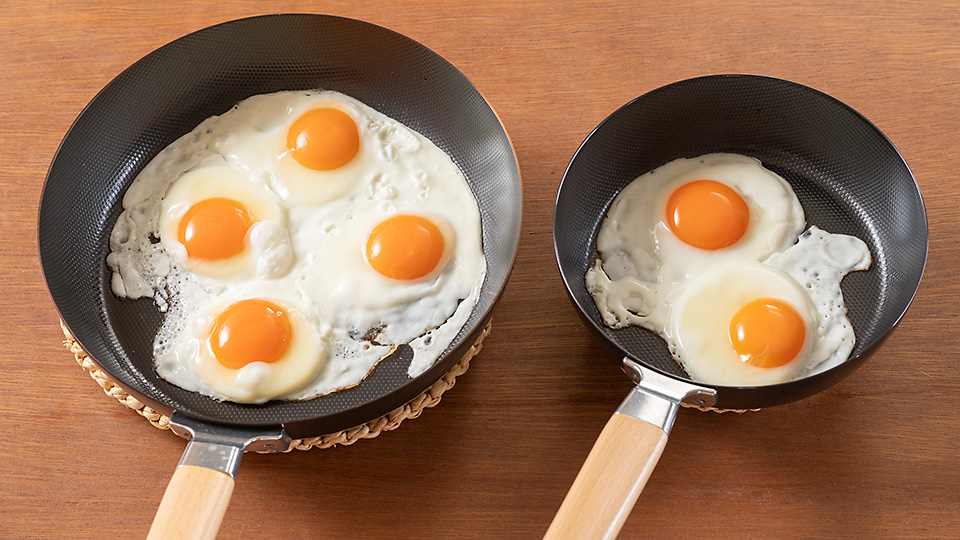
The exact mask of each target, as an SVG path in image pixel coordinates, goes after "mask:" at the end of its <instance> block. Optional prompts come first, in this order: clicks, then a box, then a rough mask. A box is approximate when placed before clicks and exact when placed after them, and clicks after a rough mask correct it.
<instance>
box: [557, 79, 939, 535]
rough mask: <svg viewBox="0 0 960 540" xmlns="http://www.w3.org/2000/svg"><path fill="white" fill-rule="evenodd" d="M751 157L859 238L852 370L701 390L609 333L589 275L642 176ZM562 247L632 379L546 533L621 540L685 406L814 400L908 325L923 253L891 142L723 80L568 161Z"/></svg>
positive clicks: (671, 100)
mask: <svg viewBox="0 0 960 540" xmlns="http://www.w3.org/2000/svg"><path fill="white" fill-rule="evenodd" d="M710 152H733V153H739V154H746V155H750V156H753V157H756V158H757V159H759V160H761V161H762V162H763V164H764V165H765V166H766V167H767V168H769V169H772V170H774V171H776V172H777V173H779V174H780V175H781V176H783V177H784V178H785V179H786V180H787V181H788V182H790V184H791V185H792V186H793V189H794V190H795V191H796V193H797V196H798V197H799V198H800V202H801V204H802V205H803V209H804V211H805V213H806V218H807V225H808V226H809V225H817V226H818V227H820V228H822V229H825V230H827V231H830V232H834V233H844V234H850V235H855V236H857V237H859V238H861V239H863V240H864V241H866V243H867V244H868V245H869V247H870V251H871V253H872V255H873V266H872V267H871V268H870V270H868V271H866V272H855V273H853V274H851V275H848V276H847V277H846V278H845V279H844V281H843V297H844V300H845V302H846V305H847V308H848V316H849V318H850V320H851V322H852V324H853V327H854V331H855V333H856V336H857V344H856V348H855V349H854V351H853V353H852V355H851V357H850V359H849V360H847V362H845V363H843V364H840V365H839V366H837V367H834V368H832V369H830V370H827V371H824V372H822V373H818V374H814V375H811V376H808V377H805V378H802V379H800V380H796V381H792V382H788V383H784V384H777V385H773V386H762V387H721V386H713V385H708V384H702V383H698V382H695V381H692V380H691V379H690V378H689V377H688V376H687V374H686V373H685V372H684V371H683V370H682V369H681V368H680V366H679V365H678V364H677V363H676V362H675V361H674V360H673V359H672V358H671V356H670V354H669V352H668V350H667V346H666V344H665V343H664V342H663V341H662V340H661V339H660V338H659V337H657V336H656V335H655V334H653V333H652V332H648V331H646V330H643V329H640V328H634V327H631V328H626V329H621V330H613V329H611V328H608V327H607V326H605V325H604V324H603V320H602V319H601V317H600V313H599V312H598V311H597V308H596V306H595V304H594V302H593V299H592V298H591V296H590V294H589V293H588V292H587V289H586V285H585V283H584V275H585V273H586V271H587V268H588V267H589V266H592V265H593V262H594V260H595V259H596V258H597V257H598V256H599V255H598V253H597V248H596V238H597V233H598V230H599V228H600V225H601V223H602V221H603V218H604V217H605V215H606V211H607V208H608V206H609V205H610V203H611V202H612V200H613V198H614V197H615V196H616V195H617V193H619V192H620V190H621V189H623V188H624V187H625V186H626V185H627V184H628V183H630V182H631V181H633V180H634V179H635V178H637V177H638V176H640V175H641V174H643V173H645V172H647V171H649V170H651V169H654V168H656V167H658V166H660V165H662V164H664V163H666V162H668V161H671V160H673V159H676V158H680V157H695V156H698V155H702V154H706V153H710ZM553 226H554V245H555V248H556V255H557V261H558V264H559V266H560V272H561V274H562V275H563V280H564V283H565V284H566V287H567V291H568V293H569V295H570V298H571V299H572V300H573V303H574V304H575V305H576V308H577V310H578V311H579V313H580V316H581V318H582V319H583V321H584V323H585V324H586V326H587V328H589V329H590V331H591V332H592V333H593V335H594V336H595V337H596V338H597V340H598V341H599V342H600V343H601V344H602V345H603V347H604V348H605V349H606V351H607V352H608V353H609V354H610V356H611V357H612V358H614V359H615V360H616V361H617V362H619V363H620V364H621V365H622V367H623V369H624V371H625V372H626V373H627V374H628V375H629V376H630V377H631V379H632V380H633V381H634V382H635V383H637V387H636V389H634V390H633V391H632V392H631V393H630V395H629V396H628V397H627V398H626V400H624V402H623V403H622V404H621V406H620V408H619V409H618V410H617V414H614V415H613V417H612V418H611V419H610V421H609V422H608V423H607V425H606V427H605V428H604V430H603V432H602V433H601V434H600V437H599V439H598V440H597V442H596V444H595V445H594V447H593V450H592V451H591V453H590V455H589V456H588V457H587V460H586V462H585V463H584V465H583V468H582V469H581V471H580V474H579V475H578V477H577V479H576V481H575V482H574V484H573V486H572V487H571V489H570V492H569V493H568V494H567V497H566V499H565V500H564V502H563V504H562V505H561V507H560V510H559V512H558V514H557V516H556V517H555V519H554V521H553V523H552V525H551V526H550V529H549V531H548V532H547V536H546V537H547V538H551V539H552V538H576V539H578V540H583V539H590V538H612V537H614V536H616V534H617V533H618V532H619V530H620V527H621V526H622V524H623V522H624V520H625V519H626V518H627V516H628V515H629V513H630V509H631V508H632V507H633V504H634V503H635V502H636V500H637V497H638V496H639V494H640V491H641V490H642V489H643V486H644V484H645V483H646V480H647V478H649V476H650V474H651V472H652V471H653V468H654V466H655V465H656V462H657V460H658V459H659V456H660V452H661V451H662V450H663V447H664V445H665V444H666V440H667V434H668V433H669V431H670V427H671V426H672V425H673V422H674V419H675V415H676V412H677V410H678V407H679V406H680V404H681V402H684V403H687V404H691V405H696V406H701V407H715V408H720V409H746V408H756V407H768V406H772V405H777V404H782V403H787V402H790V401H794V400H798V399H801V398H804V397H807V396H810V395H812V394H814V393H816V392H819V391H821V390H824V389H825V388H828V387H829V386H831V385H833V384H835V383H836V382H838V381H839V380H840V379H842V378H844V377H845V376H847V375H848V374H850V373H851V372H852V371H853V370H854V369H856V368H857V367H858V366H860V365H861V364H863V362H864V361H866V359H867V358H868V357H869V356H870V354H871V353H873V352H874V351H875V350H876V349H877V346H878V345H879V344H880V343H881V342H882V341H883V339H884V338H885V337H886V336H887V335H888V333H889V332H890V330H892V329H893V327H894V326H895V325H896V324H897V322H898V321H899V320H900V318H901V317H902V316H903V314H904V312H905V311H906V309H907V306H908V305H909V304H910V302H911V300H912V299H913V296H914V294H915V293H916V290H917V287H918V285H919V283H920V276H921V274H922V273H923V267H924V264H925V261H926V254H927V220H926V213H925V211H924V207H923V201H922V199H921V197H920V191H919V189H918V187H917V183H916V181H915V180H914V178H913V175H912V174H911V172H910V169H909V168H908V167H907V164H906V163H905V162H904V160H903V158H902V157H901V156H900V154H899V153H898V152H897V150H896V148H894V146H893V144H891V143H890V141H889V140H887V138H886V137H885V136H884V135H883V134H882V133H881V132H880V130H878V129H877V128H876V127H875V126H874V125H873V124H871V123H870V122H869V121H868V120H866V119H865V118H864V117H863V116H861V115H860V114H858V113H857V112H856V111H854V110H853V109H851V108H850V107H848V106H846V105H844V104H843V103H841V102H839V101H837V100H835V99H833V98H831V97H829V96H827V95H826V94H823V93H821V92H818V91H816V90H813V89H811V88H808V87H806V86H802V85H799V84H795V83H791V82H788V81H784V80H780V79H773V78H767V77H759V76H747V75H718V76H710V77H701V78H696V79H690V80H686V81H681V82H678V83H674V84H671V85H668V86H665V87H662V88H659V89H657V90H654V91H652V92H650V93H648V94H645V95H643V96H641V97H639V98H637V99H635V100H634V101H631V102H630V103H628V104H626V105H624V106H623V107H622V108H620V109H619V110H617V111H616V112H614V113H613V114H611V115H610V116H609V117H608V118H607V119H605V120H604V121H603V122H602V123H601V124H600V125H599V126H598V127H597V128H596V129H595V130H594V131H593V132H592V133H591V134H590V135H589V136H588V137H587V139H586V140H585V141H584V142H583V144H582V145H581V146H580V148H579V150H577V153H576V154H575V155H574V157H573V159H572V160H571V162H570V164H569V166H568V168H567V171H566V173H565V174H564V176H563V180H562V182H561V184H560V190H559V193H558V195H557V201H556V207H555V211H554V222H553Z"/></svg>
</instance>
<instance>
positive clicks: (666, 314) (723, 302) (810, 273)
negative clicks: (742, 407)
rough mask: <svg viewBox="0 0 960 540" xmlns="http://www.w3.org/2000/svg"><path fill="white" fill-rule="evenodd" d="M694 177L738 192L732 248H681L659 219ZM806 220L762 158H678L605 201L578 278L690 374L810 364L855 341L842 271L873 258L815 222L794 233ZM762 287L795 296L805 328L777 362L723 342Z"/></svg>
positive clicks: (737, 381) (770, 380) (743, 380)
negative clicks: (790, 354) (760, 363)
mask: <svg viewBox="0 0 960 540" xmlns="http://www.w3.org/2000/svg"><path fill="white" fill-rule="evenodd" d="M700 179H709V180H715V181H719V182H722V183H724V184H727V185H728V186H730V187H733V188H734V189H735V190H736V191H737V192H738V193H740V195H741V196H742V197H743V198H744V200H745V201H746V202H747V206H748V208H749V210H750V218H749V225H748V228H747V231H746V233H745V234H744V237H743V238H742V239H741V240H740V241H739V242H737V243H735V244H733V245H732V246H730V247H729V248H725V249H719V250H701V249H698V248H695V247H692V246H689V245H687V244H685V243H684V242H682V241H681V240H679V239H678V238H677V237H676V236H674V235H673V233H672V232H671V231H670V230H669V228H668V227H667V225H666V223H665V214H666V211H665V208H666V201H667V199H668V198H669V196H670V194H671V193H672V192H673V191H674V190H675V189H676V188H677V187H679V186H681V185H683V184H685V183H687V182H690V181H694V180H700ZM803 223H804V217H803V210H802V208H801V206H800V203H799V200H798V199H797V197H796V195H795V194H794V193H793V190H792V188H791V187H790V185H789V184H788V183H787V182H786V181H784V180H783V179H782V178H781V177H779V176H778V175H776V174H775V173H773V172H771V171H769V170H767V169H764V168H763V167H762V166H761V164H760V162H759V161H757V160H755V159H753V158H750V157H746V156H737V155H733V154H709V155H705V156H701V157H699V158H693V159H678V160H675V161H673V162H670V163H668V164H666V165H663V166H661V167H659V168H657V169H655V170H653V171H651V172H650V173H647V174H645V175H643V176H641V177H639V178H637V179H636V180H635V181H634V182H632V183H631V184H630V185H628V186H627V187H626V188H624V190H623V191H621V193H620V194H618V195H617V197H616V198H615V199H614V201H613V203H612V204H611V207H610V210H609V211H608V213H607V216H606V218H605V219H604V222H603V223H602V225H601V228H600V231H599V234H598V239H597V247H598V251H599V253H600V257H601V258H600V259H598V260H597V261H596V262H595V264H594V266H593V267H591V268H590V269H589V270H588V271H587V273H586V275H585V277H584V279H585V283H586V286H587V290H588V291H589V292H590V294H591V296H592V297H593V299H594V302H595V304H596V306H597V309H598V311H599V312H600V315H601V317H602V318H603V320H604V323H605V324H607V325H608V326H610V327H612V328H623V327H626V326H629V325H634V326H641V327H644V328H647V329H649V330H651V331H653V332H656V333H657V334H659V335H660V336H661V337H662V338H664V340H665V341H666V342H667V345H668V348H669V350H670V352H671V354H672V355H673V356H674V358H675V359H676V360H677V361H678V363H680V364H681V366H682V367H684V369H685V370H686V371H687V373H688V374H689V375H690V377H691V379H693V380H697V381H701V382H706V383H710V384H719V385H730V386H759V385H765V384H775V383H778V382H784V381H787V380H791V379H794V378H797V377H800V376H804V375H807V374H810V373H815V372H819V371H822V370H825V369H828V368H830V367H833V366H834V365H836V364H838V363H840V362H843V361H845V360H846V359H847V358H848V357H849V355H850V352H851V351H852V350H853V346H854V343H855V337H854V333H853V328H852V325H851V324H850V321H849V320H848V319H847V317H846V307H845V305H844V303H843V297H842V294H841V291H840V281H841V279H842V278H843V276H844V275H846V274H847V273H849V272H850V271H853V270H863V269H866V268H868V267H869V265H870V262H871V258H870V252H869V249H868V248H867V246H866V244H865V243H864V242H863V241H862V240H860V239H857V238H855V237H852V236H846V235H839V234H831V233H828V232H826V231H822V230H820V229H817V228H816V227H813V228H811V229H810V230H808V231H807V232H805V233H803V235H801V236H800V239H799V241H797V237H798V235H799V233H800V231H801V230H802V228H803ZM761 297H772V298H779V299H781V300H783V301H785V302H787V303H788V304H790V305H792V306H793V307H794V308H795V309H797V311H798V312H799V313H800V314H801V316H802V318H803V320H804V322H805V325H806V328H807V338H808V343H807V344H806V345H805V346H804V348H803V350H802V351H801V353H800V354H799V355H798V356H797V358H796V359H795V360H794V361H792V362H790V363H788V364H787V365H785V366H782V367H779V368H757V367H754V366H752V365H749V364H747V363H746V362H744V361H742V360H741V359H740V358H739V356H738V355H736V354H735V351H733V349H732V345H731V344H730V341H729V334H728V331H729V330H728V329H729V324H730V320H731V317H732V316H733V314H734V313H736V311H737V310H739V309H740V307H742V306H743V305H744V304H745V303H746V302H748V301H750V299H756V298H761Z"/></svg>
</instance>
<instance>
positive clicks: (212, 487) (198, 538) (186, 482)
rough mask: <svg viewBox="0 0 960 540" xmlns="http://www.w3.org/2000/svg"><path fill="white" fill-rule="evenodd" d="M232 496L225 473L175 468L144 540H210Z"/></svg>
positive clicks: (201, 468)
mask: <svg viewBox="0 0 960 540" xmlns="http://www.w3.org/2000/svg"><path fill="white" fill-rule="evenodd" d="M232 494H233V477H232V476H230V475H229V474H227V473H225V472H220V471H215V470H213V469H207V468H205V467H195V466H193V465H184V466H181V467H178V468H177V470H176V471H174V473H173V478H171V479H170V484H168V485H167V491H165V492H164V494H163V499H162V500H161V501H160V507H159V508H158V509H157V515H156V517H154V518H153V525H152V526H151V527H150V534H148V535H147V540H167V539H177V540H181V539H182V540H212V539H214V538H216V537H217V531H218V530H220V522H221V521H223V514H224V513H226V511H227V505H228V504H230V496H231V495H232Z"/></svg>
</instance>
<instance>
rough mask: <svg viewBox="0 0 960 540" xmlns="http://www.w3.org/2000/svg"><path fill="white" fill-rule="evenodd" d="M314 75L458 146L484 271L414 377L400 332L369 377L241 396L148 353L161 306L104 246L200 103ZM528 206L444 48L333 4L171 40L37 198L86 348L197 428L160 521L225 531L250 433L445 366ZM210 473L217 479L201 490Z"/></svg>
mask: <svg viewBox="0 0 960 540" xmlns="http://www.w3.org/2000/svg"><path fill="white" fill-rule="evenodd" d="M316 88H324V89H329V90H337V91H340V92H343V93H345V94H348V95H350V96H353V97H355V98H357V99H359V100H361V101H363V102H365V103H367V104H368V105H370V106H372V107H373V108H374V109H377V110H379V111H381V112H383V113H385V114H386V115H388V116H390V117H392V118H395V119H397V120H399V121H400V122H402V123H404V124H406V125H407V126H409V127H411V128H413V129H415V130H417V131H419V132H420V133H422V134H423V135H425V136H426V137H428V138H429V139H430V140H432V141H433V142H434V143H436V144H437V145H438V146H439V147H440V148H442V149H443V150H444V151H446V152H447V153H448V154H450V155H451V156H452V158H453V160H454V162H456V164H457V165H458V166H459V167H460V168H461V170H462V171H463V172H464V174H465V176H466V178H467V182H468V183H469V184H470V187H471V188H472V190H473V192H474V194H475V195H476V197H477V199H478V201H479V205H480V214H481V220H482V228H483V251H484V256H485V257H486V261H487V275H486V279H485V281H484V283H483V288H482V291H481V294H480V299H479V302H478V303H477V305H476V307H475V308H474V310H473V313H472V314H471V316H470V318H469V320H468V322H467V323H466V325H465V326H464V329H463V330H462V331H461V332H460V334H459V335H458V336H457V338H456V339H455V340H454V342H453V343H452V344H451V345H450V347H448V349H447V350H446V352H445V353H444V355H443V356H442V357H441V358H440V359H439V360H438V361H437V363H436V364H435V365H434V366H433V367H431V368H430V369H428V370H427V371H426V372H425V373H424V374H422V375H421V376H419V377H417V378H415V379H410V378H408V377H407V367H408V365H409V363H410V353H409V350H408V349H407V350H404V348H401V349H400V350H399V351H397V353H395V354H394V355H393V356H392V357H390V358H389V359H388V360H385V361H383V362H381V363H380V365H379V366H378V367H377V368H376V369H375V370H374V372H373V374H372V375H371V376H370V377H368V378H367V379H366V380H364V381H363V382H362V383H361V384H360V385H359V386H357V387H355V388H353V389H350V390H347V391H343V392H338V393H335V394H331V395H327V396H324V397H320V398H317V399H312V400H308V401H300V402H284V401H273V402H269V403H267V404H264V405H240V404H236V403H227V402H220V401H216V400H213V399H209V398H207V397H204V396H201V395H199V394H195V393H192V392H188V391H185V390H182V389H180V388H178V387H175V386H173V385H171V384H169V383H167V382H166V381H164V380H161V379H160V378H159V377H158V376H157V374H156V373H155V372H154V370H153V367H152V363H153V360H152V358H151V343H152V340H153V337H154V333H155V332H156V329H157V327H158V326H159V324H160V322H161V320H162V315H161V313H160V312H159V311H158V310H157V308H156V306H155V305H154V304H153V302H152V301H151V300H135V301H131V300H122V301H121V300H118V299H117V298H116V297H114V296H113V294H111V292H110V286H109V277H110V275H109V271H108V269H107V266H106V264H105V257H106V255H107V250H108V237H109V234H110V231H111V229H112V227H113V224H114V222H115V221H116V219H117V216H118V215H119V214H120V211H121V199H122V196H123V193H124V191H125V189H126V188H127V186H128V185H129V184H130V183H131V181H133V179H134V178H135V177H136V175H137V173H138V172H139V171H140V169H141V168H143V166H144V165H146V164H147V162H149V161H150V159H151V158H152V157H153V156H154V155H156V154H157V153H158V152H159V151H160V150H161V149H163V148H164V147H165V146H167V145H168V144H170V143H171V142H173V141H174V140H175V139H177V138H178V137H180V136H181V135H183V134H185V133H187V132H189V131H190V130H192V129H193V128H194V127H195V126H196V125H197V124H199V123H200V122H201V121H202V120H203V119H205V118H207V117H209V116H212V115H216V114H222V113H223V112H225V111H227V110H229V109H230V108H231V107H232V106H233V105H234V104H236V103H237V102H238V101H240V100H242V99H244V98H246V97H249V96H251V95H255V94H262V93H268V92H275V91H280V90H298V89H316ZM520 214H521V192H520V173H519V170H518V168H517V162H516V156H515V155H514V153H513V149H512V146H511V144H510V140H509V139H508V137H507V134H506V132H505V131H504V128H503V126H502V125H501V124H500V121H499V119H498V118H497V115H496V114H495V113H494V111H493V110H492V109H491V107H490V105H489V104H488V103H487V102H486V101H485V100H484V98H483V96H481V95H480V93H479V92H478V91H477V89H476V88H475V87H474V86H473V85H472V84H471V83H470V82H469V81H468V80H467V79H466V77H464V76H463V74H461V73H460V72H459V71H458V70H457V69H456V68H455V67H454V66H453V65H451V64H450V63H448V62H447V61H445V60H444V59H443V58H441V57H440V56H439V55H437V54H436V53H434V52H432V51H431V50H429V49H427V48H426V47H424V46H422V45H420V44H419V43H416V42H415V41H413V40H410V39H408V38H406V37H404V36H402V35H400V34H397V33H395V32H392V31H390V30H387V29H384V28H381V27H378V26H374V25H371V24H367V23H364V22H360V21H355V20H350V19H344V18H338V17H330V16H322V15H277V16H265V17H256V18H251V19H243V20H238V21H233V22H229V23H225V24H221V25H218V26H214V27H211V28H207V29H204V30H201V31H198V32H196V33H193V34H190V35H188V36H185V37H183V38H181V39H178V40H176V41H173V42H171V43H169V44H167V45H165V46H163V47H161V48H160V49H158V50H156V51H154V52H153V53H151V54H149V55H147V56H146V57H144V58H143V59H141V60H140V61H138V62H137V63H136V64H134V65H133V66H131V67H130V68H129V69H127V70H126V71H124V72H123V73H121V74H120V75H119V76H117V77H116V78H115V79H114V80H113V81H111V82H110V83H109V84H108V85H107V86H106V87H105V88H104V89H103V90H102V91H101V92H100V93H99V94H98V95H97V96H96V97H95V98H94V99H93V101H91V103H90V104H89V105H88V106H87V107H86V109H85V110H84V111H83V112H82V113H81V114H80V116H79V117H78V118H77V120H76V122H75V123H74V124H73V126H72V127H71V128H70V130H69V132H68V133H67V134H66V136H65V138H64V140H63V142H62V144H61V146H60V149H59V151H58V152H57V155H56V157H55V158H54V160H53V163H52V165H51V166H50V171H49V174H48V176H47V180H46V184H45V186H44V189H43V197H42V200H41V203H40V211H39V247H40V258H41V263H42V267H43V273H44V276H45V278H46V281H47V286H48V288H49V290H50V294H51V296H52V297H53V300H54V302H55V303H56V307H57V309H58V310H59V313H60V316H61V317H62V319H63V321H64V322H65V323H66V325H67V327H68V329H69V330H70V332H72V333H73V335H74V336H75V337H76V339H77V340H78V342H79V343H80V344H81V345H82V346H83V348H84V349H85V350H86V351H87V353H88V354H89V355H90V356H91V357H92V358H93V359H94V360H95V361H96V363H97V364H98V365H99V366H100V367H101V368H102V369H103V370H104V371H106V372H107V373H109V374H110V376H111V377H112V378H113V379H114V380H115V381H116V382H117V383H118V384H119V385H120V386H121V387H122V388H123V389H124V390H126V391H127V392H129V393H130V394H132V395H134V396H135V397H136V398H137V399H139V400H141V401H142V402H144V403H145V404H148V405H149V406H150V407H153V408H155V409H156V410H158V411H160V412H162V413H164V414H167V415H170V416H171V418H172V420H171V424H172V425H173V427H174V431H176V432H177V433H178V434H180V435H182V436H185V437H188V438H192V441H191V442H190V443H189V444H188V446H187V449H186V451H185V453H184V457H183V459H182V460H181V466H180V467H179V468H178V469H177V472H176V473H175V474H174V478H173V480H171V483H170V487H169V488H168V490H167V494H166V495H165V496H164V501H163V502H162V503H161V508H160V510H159V511H158V514H157V518H156V520H155V521H154V529H153V534H155V535H156V536H157V537H159V536H162V534H161V533H166V534H169V535H173V536H178V537H181V538H183V537H186V536H187V533H190V534H194V533H197V532H198V530H199V527H195V525H194V524H191V523H189V521H190V519H192V518H197V519H206V520H208V523H207V524H206V525H205V526H206V533H204V534H209V535H215V534H216V530H217V528H218V527H219V523H220V518H221V517H222V515H223V512H224V511H225V508H226V502H227V501H228V500H229V494H230V492H231V491H232V488H233V480H232V477H233V475H234V473H235V471H236V468H237V465H238V464H239V461H240V457H241V455H242V452H243V451H244V449H247V450H257V451H282V450H285V449H287V448H288V445H289V441H290V440H291V439H297V438H302V437H311V436H317V435H323V434H327V433H332V432H336V431H339V430H343V429H347V428H350V427H353V426H357V425H360V424H363V423H364V422H367V421H369V420H372V419H374V418H376V417H378V416H381V415H383V414H385V413H387V412H389V411H391V410H393V409H395V408H397V407H399V406H402V405H403V404H404V403H406V402H408V401H409V400H411V399H413V398H414V397H416V396H417V395H419V394H420V393H421V392H423V391H424V390H425V389H426V388H427V387H429V386H430V385H431V384H432V383H433V382H435V381H436V380H438V379H439V378H440V377H441V376H442V375H443V374H444V373H446V372H447V371H448V370H449V369H450V368H451V367H452V366H453V365H455V364H456V363H457V362H458V360H459V359H460V358H461V357H462V356H463V354H464V353H465V352H466V351H467V350H468V349H469V347H470V346H471V345H472V344H473V343H474V342H475V341H476V339H477V338H478V337H479V336H480V333H481V331H482V330H483V328H484V326H485V325H486V323H487V321H488V319H489V318H490V313H491V310H492V308H493V306H494V304H495V302H496V301H497V299H498V298H499V295H500V293H501V291H502V290H503V287H504V285H505V283H506V280H507V277H508V275H509V273H510V269H511V267H512V265H513V261H514V258H515V254H516V250H517V244H518V241H519V232H520ZM201 482H207V485H208V486H212V487H211V489H209V490H206V491H203V490H201V489H200V488H199V486H200V483H201ZM178 497H179V498H178ZM175 503H176V504H175ZM204 513H209V515H208V516H204ZM179 526H182V527H183V531H179V530H176V529H175V528H176V527H179ZM174 530H176V531H177V532H172V531H174ZM184 531H186V532H184ZM211 531H212V532H211Z"/></svg>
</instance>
